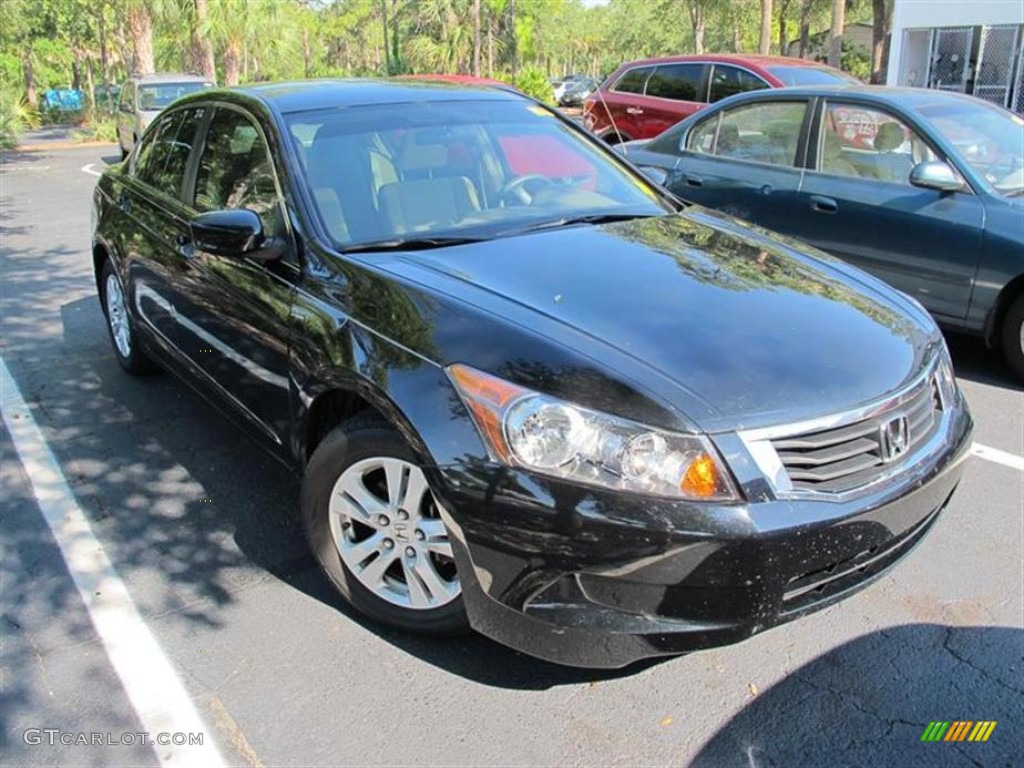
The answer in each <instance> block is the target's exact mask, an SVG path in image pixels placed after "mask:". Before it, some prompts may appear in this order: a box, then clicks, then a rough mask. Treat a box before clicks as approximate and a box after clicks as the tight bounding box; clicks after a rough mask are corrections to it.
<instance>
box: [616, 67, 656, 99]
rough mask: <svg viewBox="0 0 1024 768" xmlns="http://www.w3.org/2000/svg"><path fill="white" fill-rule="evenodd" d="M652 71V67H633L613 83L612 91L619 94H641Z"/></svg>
mask: <svg viewBox="0 0 1024 768" xmlns="http://www.w3.org/2000/svg"><path fill="white" fill-rule="evenodd" d="M652 69H653V67H635V68H633V69H630V70H628V71H627V72H625V73H623V75H622V77H620V78H619V79H618V80H616V81H615V85H614V86H612V90H613V91H618V92H619V93H643V92H644V85H645V84H646V83H647V78H648V77H649V76H650V74H651V70H652Z"/></svg>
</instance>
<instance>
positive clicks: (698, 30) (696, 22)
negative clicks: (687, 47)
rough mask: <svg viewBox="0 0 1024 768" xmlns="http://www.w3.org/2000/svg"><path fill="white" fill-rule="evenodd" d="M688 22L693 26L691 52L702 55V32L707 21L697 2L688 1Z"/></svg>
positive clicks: (695, 0) (696, 0) (693, 0)
mask: <svg viewBox="0 0 1024 768" xmlns="http://www.w3.org/2000/svg"><path fill="white" fill-rule="evenodd" d="M690 22H691V23H692V24H693V52H694V53H696V54H701V53H704V30H705V29H706V28H707V21H706V20H705V18H704V9H703V8H702V7H701V5H700V2H699V0H690Z"/></svg>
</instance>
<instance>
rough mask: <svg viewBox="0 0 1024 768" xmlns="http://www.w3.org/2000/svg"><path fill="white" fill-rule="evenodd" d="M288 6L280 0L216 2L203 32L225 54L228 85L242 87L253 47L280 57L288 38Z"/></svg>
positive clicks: (224, 61)
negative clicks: (286, 12)
mask: <svg viewBox="0 0 1024 768" xmlns="http://www.w3.org/2000/svg"><path fill="white" fill-rule="evenodd" d="M283 10H284V6H282V5H281V4H279V3H278V2H276V0H216V2H214V3H211V4H210V7H209V13H208V14H207V16H206V21H205V24H204V25H203V27H201V29H202V31H203V32H204V33H205V34H206V35H207V36H208V37H209V38H210V39H211V40H214V41H216V42H217V43H218V44H219V46H220V49H221V52H222V58H221V60H222V62H223V64H224V85H228V86H231V85H238V83H239V81H240V80H241V78H242V71H243V68H244V67H245V66H246V62H247V52H248V49H249V48H250V47H252V48H253V50H259V51H260V53H261V55H263V56H266V55H268V54H270V55H273V54H274V53H280V50H281V48H282V43H283V42H284V41H285V39H286V37H287V32H288V29H287V28H286V24H285V21H286V18H285V14H284V13H283Z"/></svg>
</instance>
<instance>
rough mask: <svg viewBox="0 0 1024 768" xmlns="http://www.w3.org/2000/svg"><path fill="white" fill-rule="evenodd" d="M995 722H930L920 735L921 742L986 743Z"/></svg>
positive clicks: (994, 727)
mask: <svg viewBox="0 0 1024 768" xmlns="http://www.w3.org/2000/svg"><path fill="white" fill-rule="evenodd" d="M996 722H997V721H996V720H977V721H975V720H954V721H952V722H950V721H949V720H932V721H931V722H930V723H928V727H927V728H925V729H924V733H923V734H921V741H988V737H989V736H991V735H992V731H994V730H995V729H996Z"/></svg>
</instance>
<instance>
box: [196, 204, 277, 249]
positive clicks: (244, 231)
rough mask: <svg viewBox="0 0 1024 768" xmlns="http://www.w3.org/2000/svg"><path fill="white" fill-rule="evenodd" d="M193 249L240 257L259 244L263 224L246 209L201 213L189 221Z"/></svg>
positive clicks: (261, 238)
mask: <svg viewBox="0 0 1024 768" xmlns="http://www.w3.org/2000/svg"><path fill="white" fill-rule="evenodd" d="M192 240H193V242H194V243H195V246H196V248H198V249H199V250H201V251H206V252H207V253H213V254H216V255H217V256H244V255H245V254H247V253H249V252H250V251H255V250H256V248H257V247H258V246H259V245H260V243H261V242H262V241H263V222H262V221H260V217H259V216H257V215H256V214H255V213H254V212H252V211H250V210H249V209H247V208H235V209H230V210H223V211H210V212H209V213H201V214H199V215H198V216H196V217H195V218H194V219H193V220H192Z"/></svg>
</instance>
